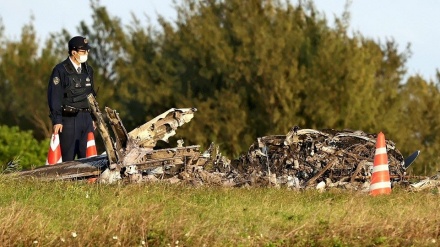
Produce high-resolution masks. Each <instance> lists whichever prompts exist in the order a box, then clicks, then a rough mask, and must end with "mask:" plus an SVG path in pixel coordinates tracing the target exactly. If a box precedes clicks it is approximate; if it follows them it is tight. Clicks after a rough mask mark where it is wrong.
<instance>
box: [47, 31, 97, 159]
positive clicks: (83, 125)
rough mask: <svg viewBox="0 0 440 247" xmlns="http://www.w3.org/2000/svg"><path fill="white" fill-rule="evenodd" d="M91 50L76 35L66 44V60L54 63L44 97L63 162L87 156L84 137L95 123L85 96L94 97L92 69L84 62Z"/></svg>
mask: <svg viewBox="0 0 440 247" xmlns="http://www.w3.org/2000/svg"><path fill="white" fill-rule="evenodd" d="M89 51H90V46H89V42H88V40H87V39H86V38H84V37H81V36H76V37H73V38H72V39H70V41H69V43H68V52H69V57H68V58H67V59H66V60H64V61H63V62H61V63H59V64H57V65H56V66H55V68H54V69H53V70H52V75H51V76H50V79H49V86H48V91H47V98H48V103H49V109H50V113H51V114H50V117H51V120H52V124H53V133H54V134H59V136H60V146H61V155H62V158H63V162H64V161H71V160H74V159H75V156H77V158H85V157H86V149H87V134H88V133H89V132H91V131H93V130H94V123H93V120H92V116H91V111H90V108H89V103H88V100H87V95H89V94H90V93H92V94H93V95H96V93H95V90H94V85H93V68H92V67H90V66H89V65H88V64H87V63H86V61H87V56H88V54H89Z"/></svg>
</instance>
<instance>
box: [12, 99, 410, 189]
mask: <svg viewBox="0 0 440 247" xmlns="http://www.w3.org/2000/svg"><path fill="white" fill-rule="evenodd" d="M88 100H89V104H90V106H91V109H92V112H93V114H94V115H95V117H96V119H97V128H98V131H99V132H100V134H101V137H102V138H103V141H104V146H105V150H106V153H105V154H103V155H99V156H95V157H92V158H85V159H78V160H74V161H69V162H63V163H60V164H56V165H52V166H43V167H38V168H35V169H32V170H27V171H22V172H19V175H20V176H33V177H40V178H43V179H61V180H71V179H91V178H97V181H98V182H101V183H113V182H116V181H120V180H121V181H130V182H142V181H168V182H171V183H176V182H181V183H188V184H194V185H202V184H205V185H206V184H208V185H220V186H236V187H239V186H277V187H278V186H284V187H288V188H292V189H304V188H320V189H323V188H328V187H339V188H346V189H359V190H367V189H368V186H369V179H370V176H371V173H372V169H373V160H374V154H375V143H376V135H374V134H367V133H364V132H362V131H350V130H344V131H337V130H332V129H327V130H313V129H300V128H299V127H297V126H295V127H293V128H292V129H291V130H290V131H289V132H288V133H287V134H286V135H274V136H265V137H259V138H257V140H256V141H255V142H254V143H253V144H252V145H251V146H250V148H249V150H248V152H247V153H246V154H243V155H241V156H240V157H239V158H238V159H235V160H232V161H231V160H230V159H228V158H227V157H225V156H223V155H221V153H220V152H219V148H218V146H216V145H215V144H214V143H212V144H211V146H210V147H209V148H208V149H207V150H206V151H204V152H203V153H202V152H201V151H200V150H199V149H200V146H198V145H195V146H183V140H179V141H178V142H177V146H176V147H175V148H165V149H156V150H155V149H154V148H155V147H156V143H157V142H158V141H159V140H161V141H165V142H168V138H169V137H171V136H173V135H175V133H176V132H175V130H176V129H177V128H178V127H180V126H182V125H183V124H185V123H188V122H189V121H191V119H192V118H193V117H194V113H195V112H196V111H197V109H195V108H181V109H175V108H172V109H170V110H168V111H166V112H164V113H163V114H161V115H159V116H157V117H156V118H154V119H152V120H151V121H149V122H147V123H145V124H143V125H142V126H140V127H138V128H136V129H134V130H132V131H131V132H127V131H126V129H125V127H124V126H123V124H122V121H121V119H120V118H119V114H118V113H117V112H116V111H115V110H112V109H110V108H108V107H106V108H105V111H106V117H107V119H108V123H109V124H110V126H111V128H112V131H113V133H114V138H115V140H113V139H112V138H111V137H110V134H109V131H108V129H107V126H106V123H105V122H104V117H103V114H102V113H101V111H100V110H99V106H98V104H97V102H96V99H95V98H94V97H93V96H92V95H89V96H88ZM386 145H387V154H388V160H389V170H390V177H391V180H392V183H395V182H400V181H403V180H404V176H405V165H404V158H403V156H402V154H401V153H400V152H399V150H398V149H397V148H396V147H395V144H394V143H393V142H392V141H390V140H387V141H386Z"/></svg>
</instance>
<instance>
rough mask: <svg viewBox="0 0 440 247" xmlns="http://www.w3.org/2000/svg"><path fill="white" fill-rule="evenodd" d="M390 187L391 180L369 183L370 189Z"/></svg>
mask: <svg viewBox="0 0 440 247" xmlns="http://www.w3.org/2000/svg"><path fill="white" fill-rule="evenodd" d="M385 188H391V182H379V183H374V184H371V185H370V191H373V190H377V189H385Z"/></svg>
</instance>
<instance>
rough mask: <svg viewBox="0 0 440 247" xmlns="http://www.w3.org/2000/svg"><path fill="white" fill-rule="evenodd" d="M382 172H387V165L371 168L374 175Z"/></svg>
mask: <svg viewBox="0 0 440 247" xmlns="http://www.w3.org/2000/svg"><path fill="white" fill-rule="evenodd" d="M382 171H388V165H376V166H373V173H375V172H382Z"/></svg>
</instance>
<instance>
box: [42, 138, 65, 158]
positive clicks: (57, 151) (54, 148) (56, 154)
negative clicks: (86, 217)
mask: <svg viewBox="0 0 440 247" xmlns="http://www.w3.org/2000/svg"><path fill="white" fill-rule="evenodd" d="M61 162H63V158H62V157H61V147H60V137H59V136H58V134H52V137H51V138H50V145H49V152H48V153H47V160H46V165H54V164H57V163H61Z"/></svg>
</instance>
